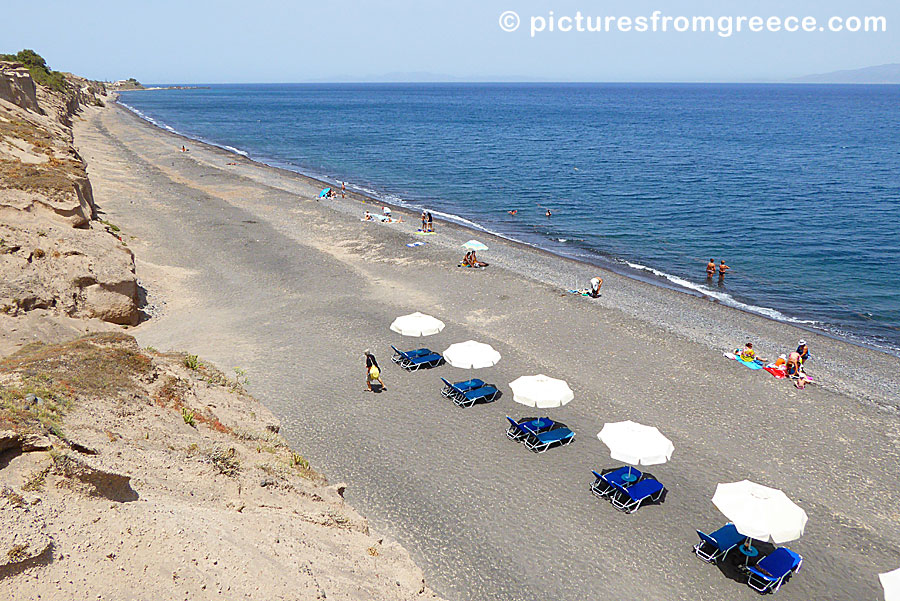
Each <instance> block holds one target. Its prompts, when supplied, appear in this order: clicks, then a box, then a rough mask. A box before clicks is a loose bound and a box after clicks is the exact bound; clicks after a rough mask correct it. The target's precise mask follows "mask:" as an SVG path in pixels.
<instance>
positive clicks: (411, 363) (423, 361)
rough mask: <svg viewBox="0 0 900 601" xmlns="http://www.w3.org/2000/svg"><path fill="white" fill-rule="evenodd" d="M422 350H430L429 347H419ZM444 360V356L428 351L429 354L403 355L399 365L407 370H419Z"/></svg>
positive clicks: (434, 365) (435, 365)
mask: <svg viewBox="0 0 900 601" xmlns="http://www.w3.org/2000/svg"><path fill="white" fill-rule="evenodd" d="M419 350H420V351H428V349H419ZM443 362H444V358H443V357H442V356H440V355H439V354H438V353H432V352H431V351H428V354H422V355H419V356H418V357H402V358H401V359H400V361H398V362H397V365H399V366H400V367H402V368H403V369H405V370H407V371H417V370H419V369H422V368H423V367H428V368H431V367H437V366H438V365H440V364H441V363H443Z"/></svg>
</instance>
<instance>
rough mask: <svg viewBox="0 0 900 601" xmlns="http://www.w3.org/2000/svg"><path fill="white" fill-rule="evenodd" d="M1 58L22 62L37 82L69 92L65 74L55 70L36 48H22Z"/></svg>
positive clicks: (0, 55) (1, 55) (58, 90)
mask: <svg viewBox="0 0 900 601" xmlns="http://www.w3.org/2000/svg"><path fill="white" fill-rule="evenodd" d="M0 60H4V61H14V62H18V63H22V64H23V65H25V67H26V68H27V69H28V72H29V73H31V78H32V79H34V81H35V83H39V84H41V85H42V86H47V87H48V88H50V89H51V90H56V91H57V92H62V93H64V94H65V93H68V92H69V91H70V90H69V84H68V83H66V78H65V76H64V75H63V74H62V73H60V72H59V71H54V70H52V69H51V68H50V67H48V66H47V61H45V60H44V57H42V56H41V55H40V54H38V53H37V52H35V51H34V50H28V49H25V50H20V51H19V52H18V53H16V54H0Z"/></svg>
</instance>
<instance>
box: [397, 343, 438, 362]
mask: <svg viewBox="0 0 900 601" xmlns="http://www.w3.org/2000/svg"><path fill="white" fill-rule="evenodd" d="M391 348H392V349H394V356H393V357H391V361H393V362H394V363H396V364H398V365H399V364H400V363H401V362H402V361H405V360H409V359H415V358H416V357H424V356H425V355H430V354H431V350H429V349H427V348H419V349H416V350H414V351H401V350H400V349H398V348H397V347H396V346H394V345H393V344H392V345H391Z"/></svg>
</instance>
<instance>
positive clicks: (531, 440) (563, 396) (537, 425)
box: [506, 374, 575, 453]
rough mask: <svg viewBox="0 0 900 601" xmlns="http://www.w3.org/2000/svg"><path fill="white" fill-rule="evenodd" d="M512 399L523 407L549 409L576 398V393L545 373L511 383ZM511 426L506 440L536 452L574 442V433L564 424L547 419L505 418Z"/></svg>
mask: <svg viewBox="0 0 900 601" xmlns="http://www.w3.org/2000/svg"><path fill="white" fill-rule="evenodd" d="M509 387H510V388H511V389H512V391H513V400H514V401H515V402H517V403H519V404H521V405H525V406H526V407H533V408H536V409H551V408H554V407H562V406H563V405H566V404H567V403H569V401H571V400H572V399H574V398H575V393H573V392H572V389H571V388H569V385H568V384H567V383H566V382H565V381H564V380H558V379H556V378H550V377H548V376H545V375H544V374H537V375H534V376H522V377H521V378H518V379H516V380H514V381H512V382H510V384H509ZM506 419H507V420H509V423H510V426H509V429H508V430H507V431H506V435H507V437H509V438H510V439H512V440H518V441H521V442H524V443H525V446H526V447H528V448H529V449H530V450H532V451H534V452H536V453H543V452H544V451H546V450H547V449H549V448H550V447H551V446H554V445H559V446H562V445H567V444H569V443H571V442H572V441H573V440H574V439H575V433H574V432H572V430H570V429H569V428H568V427H567V426H566V425H565V424H563V423H560V422H555V421H553V420H551V419H550V418H547V417H538V418H525V419H521V420H519V421H514V420H513V419H511V418H509V417H507V418H506Z"/></svg>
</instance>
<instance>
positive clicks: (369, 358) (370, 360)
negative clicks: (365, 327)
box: [364, 349, 387, 392]
mask: <svg viewBox="0 0 900 601" xmlns="http://www.w3.org/2000/svg"><path fill="white" fill-rule="evenodd" d="M364 354H365V356H366V389H367V390H368V391H369V392H374V391H373V390H372V382H378V384H379V385H381V390H387V386H385V385H384V382H383V381H382V380H381V370H380V369H379V368H378V361H376V360H375V355H373V354H372V353H371V352H369V349H366V351H365V353H364Z"/></svg>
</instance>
